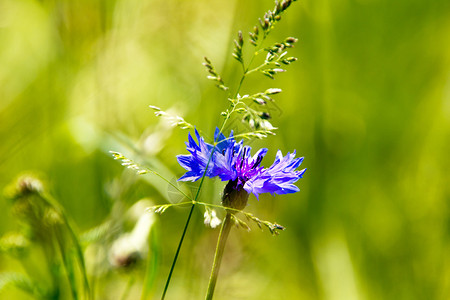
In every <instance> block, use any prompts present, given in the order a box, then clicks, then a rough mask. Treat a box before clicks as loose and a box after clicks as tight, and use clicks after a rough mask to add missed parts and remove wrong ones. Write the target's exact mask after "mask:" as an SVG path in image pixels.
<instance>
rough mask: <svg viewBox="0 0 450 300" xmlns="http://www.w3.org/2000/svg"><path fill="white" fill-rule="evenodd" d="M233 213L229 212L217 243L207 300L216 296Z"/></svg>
mask: <svg viewBox="0 0 450 300" xmlns="http://www.w3.org/2000/svg"><path fill="white" fill-rule="evenodd" d="M231 214H232V213H231V212H227V215H226V217H225V220H224V221H223V224H222V227H221V229H220V234H219V240H218V241H217V247H216V254H215V255H214V263H213V267H212V270H211V276H210V277H209V283H208V291H207V293H206V298H205V299H206V300H211V299H212V297H213V295H214V288H215V287H216V282H217V276H218V275H219V269H220V263H221V262H222V256H223V251H224V250H225V244H226V242H227V238H228V234H229V233H230V229H231V225H232V222H231Z"/></svg>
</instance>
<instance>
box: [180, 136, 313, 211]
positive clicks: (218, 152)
mask: <svg viewBox="0 0 450 300" xmlns="http://www.w3.org/2000/svg"><path fill="white" fill-rule="evenodd" d="M195 135H196V137H197V141H198V144H197V143H196V142H195V141H194V139H193V138H192V136H191V135H190V134H189V136H188V142H187V143H186V145H187V150H188V151H189V153H190V154H188V155H178V156H177V159H178V162H179V164H180V165H181V166H182V167H183V168H185V169H186V170H187V172H186V173H185V174H184V175H183V176H182V177H181V178H180V179H179V180H181V181H196V180H198V179H200V178H201V177H202V176H203V174H205V176H208V177H210V178H213V177H216V176H217V177H219V178H220V179H221V180H222V181H229V182H228V184H227V186H226V188H225V194H224V202H226V201H225V200H226V197H227V194H228V195H231V194H233V193H238V194H239V195H240V196H237V195H234V196H233V197H232V198H234V199H236V198H239V197H241V198H245V201H244V200H243V201H244V202H245V203H246V199H247V198H248V194H254V195H255V196H256V198H259V194H262V193H270V194H272V195H273V194H278V195H281V194H289V193H295V192H298V191H299V188H298V187H296V186H295V185H294V183H295V182H296V181H297V180H299V179H300V178H302V176H303V174H304V173H305V171H306V169H303V170H300V171H297V170H296V169H297V168H298V167H299V166H300V164H301V163H302V161H303V157H301V158H295V151H294V153H292V154H290V153H288V154H287V155H286V156H283V154H282V153H281V151H279V150H278V152H277V155H276V158H275V162H274V163H273V164H272V166H270V167H269V168H264V167H263V166H261V162H262V159H263V157H264V156H265V155H266V153H267V149H266V148H262V149H260V150H259V151H258V152H256V153H255V155H253V156H252V155H251V154H250V152H251V148H250V147H249V146H244V145H243V141H240V142H239V143H238V142H236V141H235V139H234V136H233V132H231V134H230V136H229V137H228V138H225V136H224V135H223V134H222V133H220V131H219V129H218V128H216V132H215V134H214V141H215V144H216V146H215V147H214V146H213V145H211V144H208V143H206V142H205V141H204V139H203V138H202V137H201V136H200V134H199V133H198V131H197V130H195ZM243 190H244V191H245V193H244V192H243ZM241 191H242V192H241ZM242 193H244V195H242ZM242 196H243V197H242ZM240 206H242V205H240ZM244 206H245V205H244ZM242 208H243V207H242ZM242 208H239V209H242Z"/></svg>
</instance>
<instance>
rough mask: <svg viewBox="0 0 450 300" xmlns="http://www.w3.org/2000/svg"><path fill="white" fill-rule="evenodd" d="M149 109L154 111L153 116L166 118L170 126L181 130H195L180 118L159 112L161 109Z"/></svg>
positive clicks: (153, 107) (154, 107)
mask: <svg viewBox="0 0 450 300" xmlns="http://www.w3.org/2000/svg"><path fill="white" fill-rule="evenodd" d="M149 107H150V108H151V109H153V110H154V111H155V116H157V117H163V118H166V119H167V120H168V121H169V122H170V124H171V125H172V126H177V127H179V128H181V129H194V128H195V126H194V125H192V124H191V123H188V122H186V121H185V120H184V119H183V118H182V117H180V116H173V115H171V114H169V113H167V112H165V111H163V110H161V108H159V107H157V106H154V105H149Z"/></svg>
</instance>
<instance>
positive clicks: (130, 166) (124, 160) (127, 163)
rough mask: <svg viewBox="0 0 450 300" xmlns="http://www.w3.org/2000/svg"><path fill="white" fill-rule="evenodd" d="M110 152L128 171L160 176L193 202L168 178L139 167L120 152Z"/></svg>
mask: <svg viewBox="0 0 450 300" xmlns="http://www.w3.org/2000/svg"><path fill="white" fill-rule="evenodd" d="M109 152H110V153H111V154H112V156H113V157H114V159H116V160H120V161H121V162H122V163H121V165H122V166H124V167H127V168H128V169H131V170H134V171H136V174H138V175H145V174H149V173H151V174H154V175H156V176H158V177H159V178H161V179H162V180H164V181H165V182H167V183H168V184H169V185H170V186H172V187H173V188H174V189H176V190H177V191H178V192H180V193H181V194H182V195H183V196H184V197H186V199H189V200H191V201H192V200H193V199H192V198H191V197H190V196H188V195H187V194H186V193H185V192H184V191H183V190H181V189H180V188H179V187H177V186H176V185H175V184H173V182H171V181H170V180H168V179H167V178H165V177H164V176H162V175H161V174H159V173H158V172H156V171H154V170H151V169H149V168H146V167H142V166H141V165H139V164H138V163H136V162H134V161H133V160H132V159H129V158H128V157H126V156H124V155H123V154H122V153H120V152H116V151H109Z"/></svg>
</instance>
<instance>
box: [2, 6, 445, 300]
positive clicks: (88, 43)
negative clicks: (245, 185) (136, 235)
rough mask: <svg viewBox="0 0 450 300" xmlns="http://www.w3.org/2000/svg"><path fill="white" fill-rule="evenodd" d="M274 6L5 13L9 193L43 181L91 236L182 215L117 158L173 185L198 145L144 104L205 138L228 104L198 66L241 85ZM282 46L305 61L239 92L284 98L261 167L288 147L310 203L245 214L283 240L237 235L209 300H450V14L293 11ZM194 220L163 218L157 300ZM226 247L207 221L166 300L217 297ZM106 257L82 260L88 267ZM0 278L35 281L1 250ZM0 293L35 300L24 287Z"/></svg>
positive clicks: (105, 280) (167, 195)
mask: <svg viewBox="0 0 450 300" xmlns="http://www.w3.org/2000/svg"><path fill="white" fill-rule="evenodd" d="M272 8H273V2H272V1H269V0H264V1H262V0H247V1H229V2H225V1H219V0H208V1H207V0H197V1H182V0H175V1H161V0H148V1H143V0H116V1H109V0H78V1H63V0H42V1H33V0H0V140H1V143H0V157H1V160H0V188H1V189H2V190H3V189H4V188H5V186H7V185H8V184H9V183H10V182H13V181H14V180H15V178H16V177H17V176H18V175H19V174H21V173H23V172H25V171H31V172H35V173H37V174H40V176H41V177H43V178H44V179H45V182H46V185H47V188H48V189H49V192H50V194H51V195H52V196H53V197H54V198H55V199H57V200H58V202H59V203H60V204H61V205H62V207H63V208H64V210H65V212H66V214H67V215H68V217H69V219H71V220H72V221H73V223H74V224H75V228H76V232H77V234H79V235H80V236H81V234H82V233H84V232H86V231H88V230H89V229H91V228H93V227H95V226H98V225H100V224H102V223H103V222H105V221H107V220H111V219H114V220H116V221H117V220H119V221H117V222H119V223H120V220H122V218H124V217H123V215H124V213H125V212H126V210H127V209H128V207H131V206H132V205H133V204H134V203H135V202H137V201H138V200H141V199H143V198H147V199H149V201H152V202H153V203H154V204H163V203H167V201H172V202H174V201H179V200H180V199H181V198H180V197H179V195H177V193H176V192H175V191H174V190H173V189H171V188H169V187H168V185H167V184H166V183H164V182H161V181H159V180H157V179H155V178H154V177H152V176H151V175H145V176H144V177H138V176H136V175H134V173H133V172H132V171H129V170H124V168H123V167H121V166H120V164H119V163H118V162H117V161H114V160H113V159H112V157H111V155H110V154H109V153H108V151H109V150H116V151H121V152H123V153H125V154H126V155H127V156H128V157H130V158H133V159H135V160H136V161H138V162H141V163H144V164H146V165H149V166H152V167H153V168H155V169H156V170H158V171H160V172H161V173H162V174H164V176H166V177H167V178H168V179H170V180H173V181H174V182H175V179H176V178H177V177H178V176H180V175H181V174H182V173H183V169H182V168H181V167H180V166H179V165H178V164H177V162H176V159H175V156H176V155H177V154H185V153H186V150H185V145H184V142H185V141H186V138H187V132H186V131H183V130H180V129H177V128H173V127H171V126H170V124H168V122H167V121H165V120H163V119H158V118H156V117H155V116H154V115H153V112H152V111H151V109H149V108H148V105H156V106H159V107H161V108H163V109H164V110H169V111H171V112H172V113H173V114H176V115H181V116H183V117H184V118H185V119H186V120H187V121H188V122H190V123H193V124H195V125H196V126H197V127H198V128H200V129H202V130H203V132H205V133H207V134H210V135H212V133H213V130H214V128H215V126H217V125H219V114H220V112H221V111H223V110H225V109H226V107H227V105H228V103H227V101H226V99H225V97H224V94H223V93H222V92H221V91H220V90H218V89H216V88H215V87H214V85H213V84H212V83H211V82H209V81H208V80H207V79H206V78H205V76H206V72H205V70H204V67H203V66H202V65H201V63H202V62H203V56H207V57H208V58H210V59H211V60H212V62H213V63H214V65H215V67H216V69H217V70H218V71H219V72H220V73H221V74H222V75H223V77H224V79H225V81H226V82H228V83H230V84H232V85H233V84H235V82H236V80H238V79H239V76H240V73H239V72H240V69H239V66H238V64H237V63H235V61H234V60H233V59H232V58H231V55H230V54H231V52H232V41H233V39H234V38H235V36H236V32H237V30H240V29H241V30H243V31H244V33H245V32H247V31H249V30H250V29H251V28H252V27H253V25H255V24H256V21H257V18H258V17H261V16H262V15H263V14H264V12H265V11H266V10H268V9H272ZM287 36H294V37H297V38H299V42H298V43H297V46H296V48H294V49H292V50H290V54H291V55H294V56H296V57H298V58H299V61H298V62H296V63H294V64H293V65H291V66H289V68H288V71H287V72H286V73H283V74H280V75H278V77H277V79H276V80H275V81H272V80H270V79H268V78H266V77H264V76H262V75H260V74H254V75H253V77H251V79H250V80H248V81H247V82H246V83H247V84H246V85H245V87H244V89H243V91H242V93H251V92H258V91H261V90H265V89H267V88H269V87H279V88H282V89H283V93H281V94H280V95H277V96H276V99H277V102H276V103H277V106H276V107H272V109H273V113H272V115H273V122H272V123H273V124H274V125H275V126H276V127H278V128H279V130H278V131H277V135H276V136H274V137H269V138H267V139H264V140H258V141H254V142H252V143H251V145H252V147H255V148H259V147H269V148H270V150H269V153H268V155H267V156H266V158H265V159H264V161H263V165H265V166H268V165H270V164H271V163H272V162H273V158H274V156H275V153H276V151H277V150H278V149H281V150H282V151H283V153H285V152H287V151H293V150H294V149H296V150H297V153H298V154H300V155H301V156H305V161H304V163H303V166H304V167H307V168H308V171H307V173H306V174H305V176H304V178H303V179H301V180H300V181H299V182H298V186H299V187H300V189H301V192H300V193H296V194H294V195H286V196H278V197H275V198H273V197H270V196H262V197H261V199H260V201H259V202H258V201H257V200H256V199H255V198H254V197H253V196H252V197H251V199H250V202H249V207H248V208H247V211H249V212H252V213H254V214H255V215H257V216H259V217H261V218H262V219H264V220H269V221H277V222H278V223H280V224H282V225H284V226H285V227H287V230H286V231H285V232H282V233H281V234H280V236H278V237H272V236H271V235H270V234H269V233H268V232H267V231H264V232H261V231H259V229H258V228H257V227H256V226H254V225H253V224H252V225H251V226H252V228H253V230H252V231H251V232H246V231H244V230H232V232H231V235H230V239H229V241H228V245H227V248H226V252H225V257H224V263H223V267H222V270H221V274H220V276H219V280H218V286H217V289H216V294H215V296H216V297H215V299H344V300H347V299H450V207H449V200H450V184H449V182H450V175H449V172H448V170H449V169H450V159H449V153H450V38H449V37H450V3H449V2H448V1H447V0H434V1H428V2H426V1H418V0H412V1H411V0H399V1H386V0H346V1H345V0H340V1H331V0H319V1H312V0H302V1H297V2H296V3H294V4H293V5H292V7H291V8H290V9H289V10H288V12H287V13H286V14H285V15H284V16H283V19H282V21H281V23H280V24H279V26H277V28H276V29H275V30H274V31H273V32H272V35H271V37H270V39H269V40H270V41H269V42H277V41H281V40H283V39H284V38H285V37H287ZM268 45H269V43H268ZM230 124H231V126H230V127H228V128H227V129H228V130H229V129H233V128H239V126H240V124H239V123H238V122H234V123H230ZM226 134H228V132H226ZM194 186H195V185H194ZM223 186H224V184H223V183H221V182H220V181H212V180H208V182H207V184H206V186H205V190H204V192H203V193H202V201H205V202H218V201H219V200H220V199H219V198H220V192H221V190H222V189H223ZM0 210H1V219H0V234H1V235H4V234H7V233H8V232H11V231H17V230H19V228H20V227H19V225H18V224H19V221H20V220H17V217H16V216H15V215H14V214H13V212H12V211H11V203H10V201H8V200H7V199H6V197H4V196H2V198H1V201H0ZM187 214H188V208H174V209H169V210H167V211H166V213H164V214H163V215H162V216H157V218H156V219H157V224H156V225H155V228H156V229H157V230H156V229H155V230H154V231H152V232H153V233H154V234H152V236H153V237H154V241H155V244H154V245H156V247H155V248H154V249H153V250H152V251H150V252H149V257H150V258H152V257H153V260H152V261H153V263H155V264H156V266H157V268H156V269H155V271H154V273H152V274H153V275H154V276H155V281H154V282H153V283H152V284H151V290H152V291H151V293H150V294H152V295H154V299H159V297H160V295H161V293H162V290H163V286H164V283H165V280H166V278H167V274H168V272H169V268H170V264H171V261H172V259H173V255H174V253H175V250H176V246H177V243H178V241H179V238H180V235H181V232H182V228H183V226H184V222H185V220H186V217H187ZM22 221H23V220H22ZM129 227H130V226H129ZM120 228H121V229H120V230H119V231H120V232H121V230H122V231H126V230H127V227H126V226H125V225H124V226H122V227H120ZM128 230H129V228H128ZM120 232H119V233H117V234H120ZM217 234H218V230H217V229H216V230H212V229H210V228H209V229H208V228H206V227H205V226H204V225H203V211H202V210H201V209H200V208H199V209H196V211H195V213H194V217H193V221H192V223H191V225H190V228H189V230H188V233H187V239H186V242H185V244H184V245H183V248H182V251H181V255H180V258H179V262H178V265H177V268H176V269H175V272H174V277H173V278H172V282H171V286H170V288H169V291H168V294H167V299H201V298H202V297H203V296H204V293H205V292H206V286H207V282H208V277H209V270H210V267H211V264H212V259H213V254H214V247H215V242H216V238H217ZM32 251H33V249H30V252H32ZM96 256H98V255H94V258H95V257H96ZM94 258H92V257H89V255H86V260H87V264H88V267H89V264H90V263H91V262H90V260H94ZM105 263H107V261H106V262H105ZM144 265H145V263H144ZM34 266H35V268H40V263H39V261H36V262H35V263H34ZM0 271H3V272H19V273H25V272H26V270H25V269H24V267H23V266H22V265H20V264H19V262H18V261H17V260H14V259H13V258H11V257H10V256H8V255H7V254H6V253H0ZM132 272H137V274H138V275H137V276H135V277H136V279H135V282H134V283H133V284H132V285H131V287H130V292H129V299H137V298H138V297H139V295H140V291H141V289H142V285H143V280H144V279H143V275H142V274H144V273H145V267H141V268H140V269H139V268H138V269H137V270H135V271H132ZM130 274H131V273H129V272H128V273H127V272H122V271H120V270H117V269H111V270H109V271H108V272H107V273H106V275H105V274H103V275H102V276H98V277H95V276H96V275H95V274H94V275H93V274H90V276H91V279H92V278H94V277H95V278H96V279H95V281H96V282H97V283H96V285H95V293H96V296H97V299H119V298H120V297H119V296H118V295H120V294H122V293H123V292H124V290H125V289H126V285H127V282H129V278H130V276H132V275H130ZM92 280H93V281H94V279H92ZM0 298H2V299H32V298H30V296H29V295H27V294H26V293H23V292H20V291H18V290H17V289H13V288H8V289H5V290H4V291H3V293H2V294H0Z"/></svg>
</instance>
